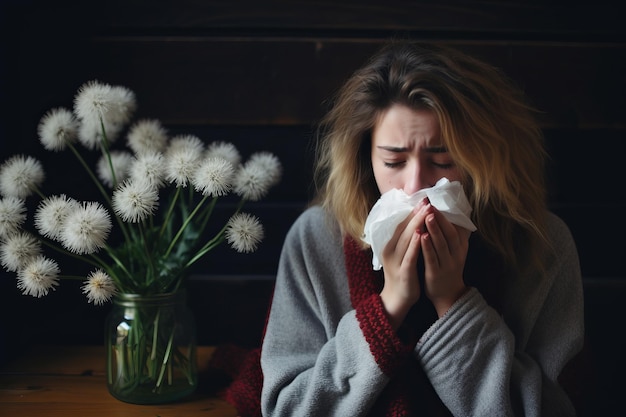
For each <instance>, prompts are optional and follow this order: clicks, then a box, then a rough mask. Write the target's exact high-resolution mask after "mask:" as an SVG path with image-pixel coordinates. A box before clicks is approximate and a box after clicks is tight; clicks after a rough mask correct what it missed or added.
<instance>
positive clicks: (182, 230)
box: [164, 196, 217, 258]
mask: <svg viewBox="0 0 626 417" xmlns="http://www.w3.org/2000/svg"><path fill="white" fill-rule="evenodd" d="M208 198H209V196H204V197H202V200H200V202H199V203H198V205H197V206H196V207H195V208H194V209H193V211H192V212H191V214H189V216H187V218H186V219H185V221H184V222H183V224H182V225H181V226H180V229H178V232H177V233H176V236H174V239H172V241H171V242H170V245H169V247H168V248H167V251H165V256H164V257H165V258H167V257H168V256H169V255H170V252H172V249H174V246H176V243H178V239H180V236H181V235H182V234H183V232H184V231H185V229H186V228H187V225H188V224H189V223H190V222H191V220H192V219H193V218H194V216H195V215H196V213H197V212H198V210H200V208H201V207H202V205H203V204H204V202H205V201H206V200H207V199H208ZM214 198H217V197H214Z"/></svg>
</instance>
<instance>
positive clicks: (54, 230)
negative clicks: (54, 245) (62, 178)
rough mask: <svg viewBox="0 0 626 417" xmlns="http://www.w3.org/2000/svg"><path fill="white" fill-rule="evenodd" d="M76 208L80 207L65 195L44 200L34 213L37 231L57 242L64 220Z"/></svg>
mask: <svg viewBox="0 0 626 417" xmlns="http://www.w3.org/2000/svg"><path fill="white" fill-rule="evenodd" d="M77 207H80V204H79V203H78V201H76V200H74V199H73V198H69V197H67V196H66V195H65V194H61V195H55V196H51V197H47V198H45V199H44V200H42V201H41V202H40V203H39V205H38V206H37V210H36V211H35V218H34V219H35V227H36V228H37V231H38V232H39V233H40V234H41V235H42V236H45V237H47V238H49V239H52V240H59V238H60V236H61V231H62V230H63V227H64V226H65V219H67V216H68V215H69V214H70V213H71V212H72V211H74V209H76V208H77Z"/></svg>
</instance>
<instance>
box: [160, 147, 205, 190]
mask: <svg viewBox="0 0 626 417" xmlns="http://www.w3.org/2000/svg"><path fill="white" fill-rule="evenodd" d="M199 155H200V154H198V153H197V152H196V151H194V150H193V149H190V148H187V147H181V148H180V149H177V150H175V151H171V152H168V154H167V157H166V161H165V178H166V180H167V181H169V182H170V183H174V184H176V187H186V186H187V184H189V183H190V182H191V181H192V178H193V176H194V174H195V172H196V170H197V169H198V166H199V165H200V156H199Z"/></svg>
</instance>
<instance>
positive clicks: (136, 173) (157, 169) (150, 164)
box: [129, 151, 165, 189]
mask: <svg viewBox="0 0 626 417" xmlns="http://www.w3.org/2000/svg"><path fill="white" fill-rule="evenodd" d="M129 178H130V180H132V181H145V182H146V183H148V184H149V185H151V186H152V187H154V188H157V189H158V188H160V187H162V186H163V185H164V184H165V157H164V156H163V154H162V153H160V152H155V151H144V152H140V153H138V154H136V156H135V158H134V160H133V162H132V164H131V166H130V174H129Z"/></svg>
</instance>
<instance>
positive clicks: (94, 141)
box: [78, 120, 122, 151]
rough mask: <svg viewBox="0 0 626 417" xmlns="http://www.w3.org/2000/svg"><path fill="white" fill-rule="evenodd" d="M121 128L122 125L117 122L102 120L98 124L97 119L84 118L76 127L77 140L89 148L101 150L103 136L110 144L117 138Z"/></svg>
mask: <svg viewBox="0 0 626 417" xmlns="http://www.w3.org/2000/svg"><path fill="white" fill-rule="evenodd" d="M103 125H104V132H103V131H102V126H103ZM121 130H122V125H120V124H119V123H112V122H108V121H104V122H103V124H100V121H98V120H84V121H82V122H81V123H80V125H79V127H78V141H79V142H80V143H81V144H82V145H83V146H84V147H85V148H87V149H89V150H92V151H93V150H101V149H102V145H103V144H104V140H105V137H106V143H107V144H109V145H110V144H111V143H113V142H115V141H116V140H117V138H118V137H119V135H120V131H121ZM109 145H107V147H108V146H109Z"/></svg>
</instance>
